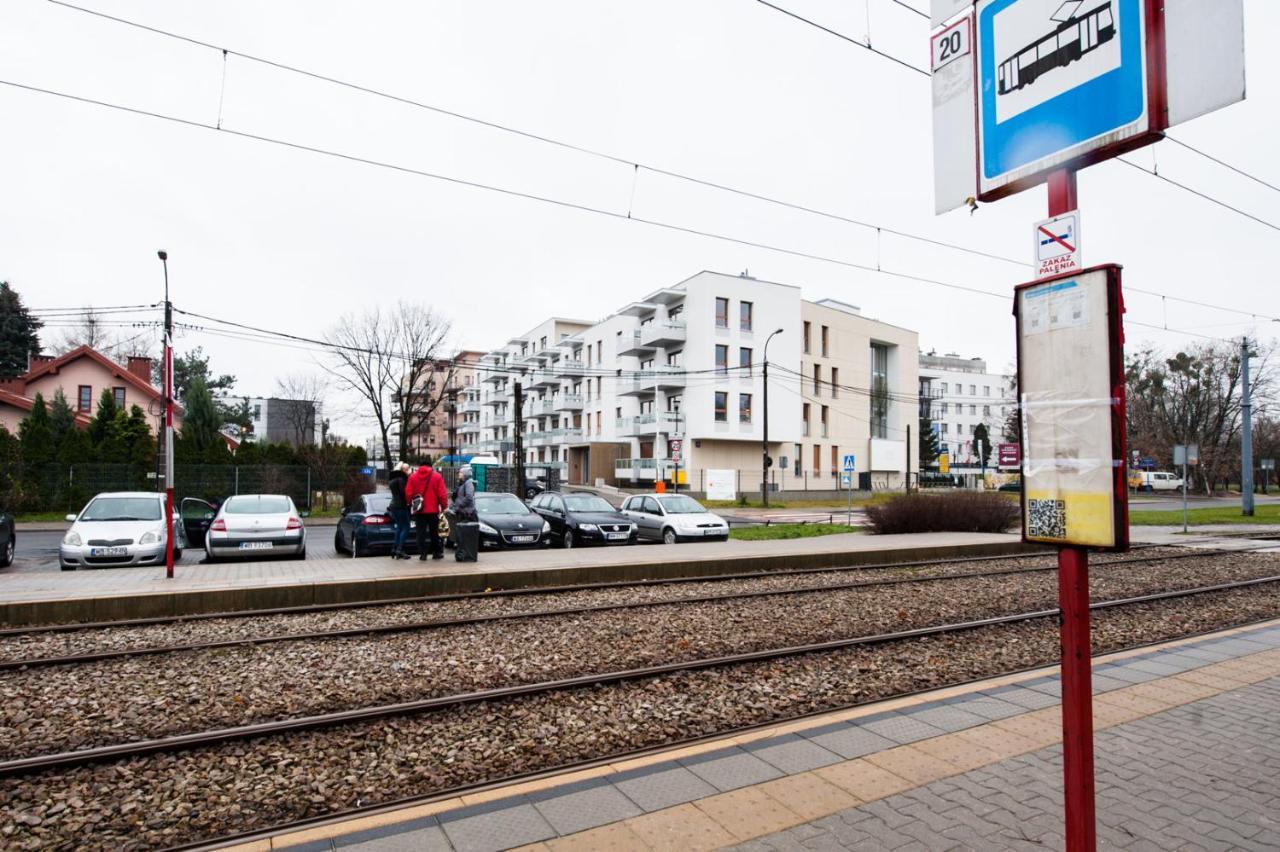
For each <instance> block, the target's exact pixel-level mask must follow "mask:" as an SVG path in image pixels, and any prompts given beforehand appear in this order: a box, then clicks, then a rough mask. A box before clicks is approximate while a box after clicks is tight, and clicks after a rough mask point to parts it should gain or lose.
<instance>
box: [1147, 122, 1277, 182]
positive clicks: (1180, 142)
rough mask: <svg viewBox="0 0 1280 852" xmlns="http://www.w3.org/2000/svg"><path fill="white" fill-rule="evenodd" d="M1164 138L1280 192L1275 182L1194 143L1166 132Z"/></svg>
mask: <svg viewBox="0 0 1280 852" xmlns="http://www.w3.org/2000/svg"><path fill="white" fill-rule="evenodd" d="M1164 138H1165V140H1166V141H1168V142H1172V143H1173V144H1175V145H1179V146H1181V147H1183V148H1186V149H1187V150H1188V151H1191V152H1192V153H1194V154H1199V155H1200V156H1201V157H1204V158H1205V159H1206V160H1212V161H1213V162H1215V163H1217V164H1218V165H1220V166H1222V167H1223V168H1224V169H1228V170H1230V171H1233V172H1235V173H1236V174H1238V175H1240V176H1241V177H1245V178H1248V179H1249V180H1251V181H1253V182H1254V183H1257V184H1261V185H1262V186H1265V187H1266V188H1267V189H1270V190H1274V191H1276V192H1280V186H1276V185H1275V184H1273V183H1269V182H1267V181H1265V180H1263V179H1262V178H1260V177H1258V176H1257V175H1253V174H1250V173H1249V172H1247V171H1245V170H1244V169H1242V168H1240V167H1239V166H1233V165H1231V164H1230V163H1228V162H1226V161H1225V160H1220V159H1218V158H1217V157H1215V156H1213V155H1212V154H1210V153H1208V152H1207V151H1202V150H1200V149H1199V148H1197V147H1195V146H1194V145H1190V144H1188V143H1186V142H1183V141H1182V140H1181V139H1175V138H1174V137H1172V136H1170V135H1169V134H1167V133H1166V134H1165V137H1164Z"/></svg>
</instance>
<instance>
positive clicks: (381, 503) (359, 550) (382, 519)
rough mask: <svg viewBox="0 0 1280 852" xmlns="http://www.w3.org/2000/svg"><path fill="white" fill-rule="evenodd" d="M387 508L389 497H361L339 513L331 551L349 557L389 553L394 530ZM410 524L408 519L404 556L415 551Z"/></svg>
mask: <svg viewBox="0 0 1280 852" xmlns="http://www.w3.org/2000/svg"><path fill="white" fill-rule="evenodd" d="M390 505H391V495H390V494H385V493H384V494H361V495H360V499H359V501H358V502H357V503H356V504H355V505H353V506H350V507H346V508H344V509H343V510H342V517H341V518H339V519H338V528H337V529H336V530H335V531H334V533H333V549H334V550H336V551H338V552H339V553H350V554H351V555H352V556H367V555H369V554H371V553H390V552H391V545H392V544H394V543H395V539H396V527H395V524H393V523H391V515H390V514H389V513H388V512H387V509H388V507H389V506H390ZM413 524H414V522H413V520H412V519H410V521H409V537H408V538H407V539H405V542H404V550H405V553H410V552H413V553H416V552H417V551H418V539H417V534H416V531H415V530H414V528H413Z"/></svg>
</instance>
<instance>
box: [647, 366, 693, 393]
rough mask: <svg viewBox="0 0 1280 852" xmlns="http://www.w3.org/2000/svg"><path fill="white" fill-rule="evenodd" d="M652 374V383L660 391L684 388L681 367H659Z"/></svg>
mask: <svg viewBox="0 0 1280 852" xmlns="http://www.w3.org/2000/svg"><path fill="white" fill-rule="evenodd" d="M653 372H654V382H653V383H654V384H655V385H657V386H658V387H659V388H660V389H662V390H667V389H679V388H682V387H684V383H685V372H684V368H683V367H659V368H658V369H657V370H654V371H653Z"/></svg>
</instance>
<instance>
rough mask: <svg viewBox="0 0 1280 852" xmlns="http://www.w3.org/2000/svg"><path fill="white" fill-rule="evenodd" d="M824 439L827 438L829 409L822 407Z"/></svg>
mask: <svg viewBox="0 0 1280 852" xmlns="http://www.w3.org/2000/svg"><path fill="white" fill-rule="evenodd" d="M822 437H824V438H826V437H827V407H826V406H825V405H824V406H822Z"/></svg>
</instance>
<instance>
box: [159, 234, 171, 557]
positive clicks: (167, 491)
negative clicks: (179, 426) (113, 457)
mask: <svg viewBox="0 0 1280 852" xmlns="http://www.w3.org/2000/svg"><path fill="white" fill-rule="evenodd" d="M156 256H157V257H159V258H160V264H161V265H162V266H163V267H164V532H165V535H164V573H165V576H166V577H168V578H169V579H170V580H172V579H173V303H172V302H170V301H169V253H168V252H167V251H164V250H163V249H161V250H160V251H158V252H156Z"/></svg>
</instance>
